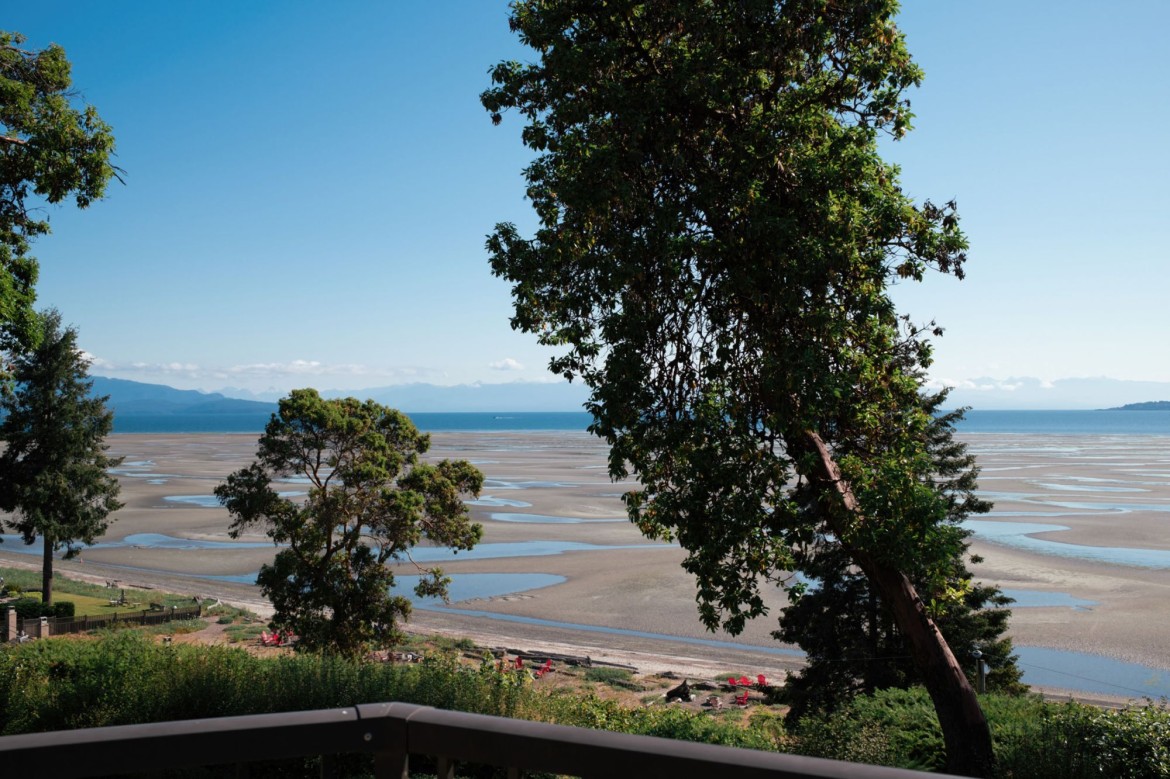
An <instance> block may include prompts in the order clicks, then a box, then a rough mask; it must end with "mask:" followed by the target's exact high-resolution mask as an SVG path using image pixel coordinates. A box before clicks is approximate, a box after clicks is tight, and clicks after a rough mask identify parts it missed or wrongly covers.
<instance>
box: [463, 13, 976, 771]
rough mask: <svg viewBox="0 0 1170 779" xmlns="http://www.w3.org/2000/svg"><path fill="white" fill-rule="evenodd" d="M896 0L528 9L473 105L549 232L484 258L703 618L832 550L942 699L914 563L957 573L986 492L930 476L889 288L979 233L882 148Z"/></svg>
mask: <svg viewBox="0 0 1170 779" xmlns="http://www.w3.org/2000/svg"><path fill="white" fill-rule="evenodd" d="M896 7H897V6H896V3H895V2H893V0H877V1H876V2H865V3H860V2H855V3H836V2H825V1H824V0H790V1H788V2H783V3H780V2H775V0H745V1H744V2H736V3H718V2H697V3H663V2H653V3H652V2H639V1H638V0H614V1H612V2H606V3H597V2H593V1H592V0H558V1H557V2H550V1H549V0H519V1H518V2H516V3H514V4H513V6H512V17H511V24H512V27H513V29H514V30H515V31H516V32H517V33H518V34H519V35H520V37H521V39H522V40H524V41H525V42H526V43H528V44H529V45H530V46H532V47H533V49H534V50H535V52H536V54H537V59H536V61H535V62H533V63H532V64H528V65H518V64H515V63H504V64H501V65H500V66H498V67H497V68H495V69H494V70H493V71H492V78H493V82H494V85H493V87H492V88H491V89H489V90H487V91H486V92H484V94H483V96H482V98H481V99H482V102H483V105H484V107H485V108H486V109H487V110H488V111H489V113H490V114H491V116H492V120H493V121H495V122H499V121H500V120H501V117H502V116H503V115H504V114H505V113H507V112H508V111H509V110H510V109H511V110H515V111H516V112H517V113H519V114H520V115H521V116H522V117H523V118H524V120H525V123H526V129H525V131H524V134H523V138H524V142H525V143H526V144H527V145H528V146H529V147H530V148H531V149H532V150H533V151H534V152H536V154H537V157H536V159H535V160H534V161H533V162H532V163H531V164H530V165H529V166H528V167H527V168H526V169H525V171H524V175H525V177H526V180H527V182H528V197H529V199H530V200H531V201H532V204H533V209H534V211H535V213H536V216H537V219H538V222H539V224H538V227H537V229H536V230H535V232H534V233H533V234H532V235H531V236H528V237H525V236H521V235H520V234H519V233H518V231H517V230H516V228H515V227H514V226H512V225H510V224H503V225H499V226H498V227H497V229H496V231H495V232H494V233H493V234H492V235H491V236H489V237H488V240H487V249H488V253H489V255H490V259H491V264H492V270H493V272H494V273H495V274H496V275H498V276H501V277H503V278H505V279H507V280H508V281H510V282H511V283H512V285H513V286H512V296H513V303H514V307H515V316H514V318H513V320H512V322H513V326H514V327H517V328H519V329H522V330H525V331H527V332H531V333H534V334H536V335H537V336H538V337H539V338H540V340H541V342H542V343H546V344H550V345H557V346H559V347H560V348H561V351H560V352H559V353H558V355H557V356H556V357H554V358H553V359H552V360H550V366H549V367H550V369H551V370H552V371H553V372H555V373H558V374H561V375H563V376H565V377H566V378H569V379H575V378H580V379H581V380H583V381H584V382H585V383H586V384H587V385H588V386H589V387H590V389H591V397H590V401H589V403H588V404H587V407H588V409H589V411H590V412H591V413H592V414H593V417H594V422H593V424H592V426H591V428H590V429H591V431H592V432H594V433H596V434H597V435H599V436H602V437H604V438H605V439H606V440H607V441H608V443H609V444H610V447H611V452H610V468H609V470H610V474H611V476H614V477H621V476H624V475H625V474H627V473H628V472H633V473H634V474H635V475H636V476H637V478H638V481H639V483H640V490H638V491H637V492H634V493H631V494H630V495H628V496H627V498H626V505H627V509H628V511H629V515H630V519H631V520H632V521H633V522H635V523H637V524H638V526H639V527H640V528H642V530H643V532H645V533H647V534H649V535H652V536H655V537H661V538H667V537H671V538H677V539H678V541H679V543H680V544H681V545H682V547H683V548H684V549H686V550H687V554H688V556H687V559H686V561H685V563H684V565H685V567H686V568H687V570H688V571H690V572H692V573H693V574H694V575H695V578H696V586H697V600H698V606H699V615H700V618H701V619H702V621H703V623H704V624H705V625H706V626H707V627H708V628H710V629H712V630H714V629H716V628H719V627H722V628H723V629H725V630H729V631H732V632H737V631H739V630H741V629H742V628H743V626H744V624H745V621H746V620H747V619H751V618H753V617H757V616H760V615H762V614H764V613H765V611H766V609H765V598H764V594H765V592H766V590H767V589H770V588H771V587H772V586H773V584H774V582H777V581H782V580H783V579H784V578H785V573H786V571H787V570H791V569H792V568H794V567H797V566H802V565H812V562H811V561H812V560H813V559H815V557H816V556H817V555H818V554H822V553H825V554H830V555H831V554H836V555H838V557H840V558H842V559H845V560H850V561H852V563H853V564H856V565H859V566H861V567H863V568H865V569H866V574H867V575H868V576H871V577H872V578H873V579H874V580H875V581H876V580H879V579H880V581H881V582H882V583H883V586H884V588H885V589H886V592H883V597H890V598H896V599H899V602H898V607H899V608H898V613H899V614H900V615H901V616H900V617H899V619H901V620H903V623H904V624H899V628H901V629H904V630H907V631H908V632H909V631H911V630H913V631H915V635H916V640H917V641H918V644H919V645H920V647H921V652H920V653H919V655H918V656H919V657H920V658H928V661H926V660H924V661H923V662H922V665H923V666H930V667H931V668H937V669H939V672H938V674H937V675H936V677H935V680H934V681H935V682H936V684H935V686H934V690H935V691H936V692H938V699H939V700H950V701H951V702H952V703H954V702H955V701H957V700H959V698H958V697H956V696H961V695H966V694H968V693H970V691H969V690H967V691H962V690H960V689H959V688H960V687H961V685H960V684H958V683H957V682H958V679H957V678H956V677H957V674H955V673H951V670H953V669H952V666H953V657H950V654H949V651H948V650H947V649H946V647H945V645H943V644H941V643H940V642H939V641H938V638H937V632H935V631H933V627H932V626H928V625H927V624H926V623H925V622H922V621H921V620H919V621H917V622H915V621H914V620H916V619H917V617H916V615H917V614H918V613H919V611H918V610H917V609H916V600H915V599H916V597H917V596H916V595H915V594H914V588H913V587H912V586H910V585H909V583H908V582H907V576H912V577H914V580H915V581H916V582H921V583H922V584H923V585H924V586H927V585H929V586H930V587H931V588H932V591H931V592H930V593H929V595H932V596H934V597H936V599H937V598H939V597H941V595H942V593H943V592H944V591H945V589H946V587H948V586H950V587H953V586H954V584H953V582H954V578H955V577H954V574H955V572H956V571H957V569H958V567H959V562H960V558H961V556H962V554H963V544H962V536H961V534H956V533H954V532H952V531H953V528H948V527H947V525H948V523H949V522H951V521H952V520H953V515H954V513H955V512H956V511H959V510H961V509H962V508H963V507H966V508H973V507H974V506H975V505H976V504H974V503H972V502H971V500H970V495H969V489H968V488H969V486H970V484H973V482H970V483H968V484H967V486H963V487H959V486H957V485H955V484H953V483H951V482H947V481H946V480H941V481H940V480H939V479H936V478H935V475H934V472H933V470H932V469H933V468H934V467H935V466H936V464H937V463H940V462H941V461H942V459H944V458H937V457H935V456H934V453H933V452H932V451H931V449H930V446H931V444H930V435H931V433H929V432H928V431H929V429H930V423H929V417H930V413H931V412H932V411H934V410H935V409H934V408H933V407H930V408H929V409H928V406H930V401H929V399H924V398H922V397H920V395H919V393H920V392H921V391H922V390H923V372H924V370H925V369H926V367H927V366H928V365H929V360H930V348H929V344H928V343H927V341H926V328H919V327H915V326H913V325H912V324H911V323H909V322H907V321H906V320H903V319H901V318H899V316H898V314H897V311H896V310H895V307H894V304H893V302H892V300H891V298H890V295H889V289H888V288H889V285H890V284H891V283H893V282H894V281H896V280H898V279H902V278H912V279H920V278H922V277H923V276H924V274H925V273H926V271H927V270H928V269H937V270H939V271H942V272H949V273H954V274H955V275H957V276H961V275H962V267H963V263H964V262H965V259H966V257H965V254H964V252H965V250H966V240H965V238H964V236H963V234H962V232H961V230H960V229H959V226H958V217H957V215H956V213H955V207H954V203H953V202H952V203H948V204H947V205H946V206H945V207H941V208H940V207H937V206H935V205H933V204H932V203H930V202H929V201H928V202H926V203H924V204H922V205H921V206H920V205H918V204H916V203H914V202H913V201H912V200H911V199H910V198H908V197H907V196H906V195H905V193H904V192H903V191H902V189H901V187H900V185H899V183H898V180H897V169H896V168H895V167H894V166H891V165H888V164H886V163H885V162H884V161H883V160H882V159H881V157H880V155H879V154H878V149H877V140H878V136H879V134H881V133H887V134H889V135H892V136H894V137H900V136H901V135H903V134H904V133H905V132H906V131H907V129H908V128H909V126H910V119H911V114H910V110H909V101H908V100H907V99H906V98H905V95H904V91H905V90H906V89H907V88H909V87H910V86H913V85H915V84H917V83H918V81H919V80H920V79H921V77H922V73H921V71H920V70H919V69H918V68H917V67H916V66H915V65H914V64H913V63H912V62H911V60H910V57H909V54H908V53H907V50H906V47H905V43H904V41H903V39H902V36H901V34H900V33H899V32H898V30H897V27H896V25H895V24H894V21H893V15H894V13H895V11H896ZM813 442H816V443H815V444H814V443H813ZM821 447H823V451H822V450H821ZM842 564H844V563H842ZM878 569H881V570H880V571H879V570H878ZM903 585H905V586H903ZM864 589H865V588H864V583H862V584H861V586H859V587H858V588H856V590H855V591H854V593H853V594H856V595H857V597H862V596H868V595H869V593H866V592H865V591H864ZM810 597H811V596H810V595H806V596H805V598H803V599H802V603H803V602H805V601H808V600H809V598H810ZM813 603H815V600H814V601H813ZM952 682H955V685H954V686H951V685H952ZM943 687H946V689H945V690H943ZM970 696H971V697H973V693H970ZM941 708H942V707H941V706H940V709H941ZM977 708H978V707H977V705H975V706H963V705H958V706H955V707H953V709H952V711H960V712H962V716H966V714H967V713H970V712H972V711H973V710H977ZM960 719H961V718H960ZM960 719H954V720H952V721H951V722H950V723H949V725H947V727H946V730H947V731H948V733H949V734H952V735H956V737H957V738H958V739H959V740H960V741H961V740H962V738H964V735H963V734H964V732H965V731H966V730H971V731H972V732H975V733H977V736H976V737H973V738H972V739H971V740H970V741H971V743H976V742H979V741H980V739H982V743H981V744H980V746H979V747H978V749H979V750H982V754H980V755H979V759H978V760H976V761H975V763H979V762H982V763H987V761H989V760H990V741H989V738H987V739H983V738H982V736H983V735H986V725H985V724H983V725H982V726H980V725H979V723H978V722H974V721H970V722H967V721H960ZM976 719H977V718H976ZM968 725H970V726H971V728H968ZM978 734H981V735H978ZM955 743H956V744H958V743H959V741H956V742H955ZM975 763H972V764H970V765H968V766H967V768H971V766H973V765H975ZM956 765H958V764H956ZM986 767H987V766H986V765H983V766H982V767H980V768H979V769H978V770H983V769H984V768H986Z"/></svg>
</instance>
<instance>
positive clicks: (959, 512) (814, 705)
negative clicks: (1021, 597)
mask: <svg viewBox="0 0 1170 779" xmlns="http://www.w3.org/2000/svg"><path fill="white" fill-rule="evenodd" d="M946 396H947V393H946V392H939V393H934V394H930V395H924V396H923V402H924V403H925V404H926V405H927V411H928V412H930V413H931V415H932V417H933V421H932V423H931V426H930V428H929V429H928V439H927V444H928V447H929V449H930V452H931V455H932V460H931V471H930V472H929V473H927V474H924V475H923V477H922V478H924V479H927V480H930V481H932V482H933V483H934V484H935V486H936V489H938V490H940V491H941V492H943V493H944V494H945V495H947V497H948V509H947V514H946V518H945V520H944V521H943V523H942V524H941V525H940V527H939V528H938V532H939V533H949V534H959V535H960V536H961V537H966V536H968V535H969V531H967V530H964V529H962V527H961V526H960V523H961V522H962V521H963V520H964V519H966V518H967V517H968V516H970V515H971V514H978V513H984V512H986V511H988V510H990V508H991V504H990V503H988V502H987V501H984V500H981V499H980V498H978V497H977V496H976V495H975V489H976V477H977V475H978V468H977V467H976V466H975V458H974V456H973V455H971V454H970V453H969V452H968V451H967V447H966V445H965V444H964V443H962V442H961V441H956V440H955V438H954V425H955V423H956V422H957V421H958V420H960V419H961V418H962V416H963V412H962V411H961V410H960V411H951V412H944V411H942V405H943V403H944V402H945V400H946ZM811 508H815V497H814V502H813V504H811V505H810V509H811ZM793 553H794V555H795V559H796V567H797V568H799V569H800V570H801V572H802V573H804V574H805V576H807V577H809V580H811V583H812V586H811V587H809V588H808V589H807V591H806V592H803V593H800V592H799V591H797V592H796V593H794V594H798V596H799V597H798V598H797V599H796V600H795V602H794V603H793V605H791V606H790V607H788V608H786V609H785V610H784V611H783V613H782V614H781V617H780V629H779V630H777V631H776V632H775V633H774V635H775V636H776V638H778V639H780V640H782V641H785V642H788V643H796V644H799V645H800V646H801V648H802V649H804V650H805V653H806V655H807V658H808V662H807V664H806V665H805V666H804V668H802V669H801V671H800V672H798V673H796V674H793V675H790V676H789V677H788V679H787V680H786V682H785V692H786V697H787V702H788V703H789V705H790V708H789V713H788V717H789V719H790V720H797V719H799V718H800V717H802V716H804V715H805V714H807V713H809V712H810V711H822V712H823V711H832V710H834V709H836V708H838V707H840V706H843V705H845V703H846V702H848V700H849V699H850V698H851V697H852V696H853V695H855V694H857V693H872V692H873V691H874V690H878V689H884V688H889V687H908V686H910V685H912V684H917V683H918V680H919V676H918V673H917V670H916V669H915V667H914V663H913V662H912V659H911V655H910V651H909V648H908V646H907V642H906V638H905V636H904V635H903V634H902V632H901V631H900V630H899V629H898V627H897V625H896V624H895V623H894V621H893V620H892V619H891V616H890V614H889V611H888V610H887V609H885V608H883V603H882V596H881V594H880V593H879V592H877V591H875V590H874V588H873V587H872V586H871V585H870V582H869V580H868V579H867V578H866V577H865V575H864V574H862V573H861V572H860V571H859V570H858V569H857V568H856V566H854V565H853V562H852V560H851V559H850V557H849V554H848V552H847V551H846V550H845V549H844V548H843V547H842V546H841V544H838V543H835V542H834V541H833V539H832V538H830V537H820V538H818V539H817V542H816V543H814V544H807V545H801V546H798V547H796V548H794V550H793ZM924 562H927V563H933V566H932V567H929V568H928V567H926V566H923V567H921V568H919V569H918V570H911V571H907V574H908V575H909V577H910V579H911V581H912V582H913V584H914V586H915V588H916V589H917V590H918V592H919V594H920V595H921V596H922V598H923V600H924V601H925V602H926V603H927V608H928V611H929V613H930V614H931V616H932V618H933V619H934V620H935V622H936V624H937V625H938V627H939V629H940V630H941V631H942V634H943V636H944V637H945V638H946V640H947V643H948V644H949V645H950V646H951V647H954V649H955V652H956V654H957V655H958V656H960V657H962V658H964V659H965V660H966V661H967V662H965V663H964V669H965V670H966V671H967V674H968V677H973V676H974V675H975V673H976V667H977V666H976V665H975V659H974V657H973V656H972V655H971V652H972V650H975V649H978V650H979V651H980V652H981V653H982V656H983V658H984V660H985V662H987V664H988V665H989V667H990V668H991V673H990V675H989V677H988V684H989V685H990V686H991V687H992V688H993V689H995V690H997V691H999V692H1022V691H1023V690H1025V689H1026V687H1025V686H1024V685H1022V684H1021V683H1020V675H1021V674H1020V669H1019V667H1018V666H1017V665H1016V658H1015V656H1014V655H1012V643H1011V639H1010V638H1008V637H1007V636H1006V635H1004V634H1005V632H1006V630H1007V622H1008V618H1009V616H1010V615H1011V612H1010V611H1009V610H1008V609H1007V608H1006V606H1007V605H1008V604H1009V603H1010V602H1011V599H1010V598H1008V597H1007V596H1005V595H1004V594H1003V593H1001V592H1000V591H999V589H998V588H996V587H992V586H989V585H986V584H980V583H976V582H973V581H972V576H971V573H970V571H969V570H968V568H967V565H966V562H967V561H966V559H965V555H959V556H957V557H956V558H955V559H953V560H951V561H949V563H946V561H938V560H924ZM940 562H943V563H946V564H942V565H940V564H939V563H940ZM801 589H804V588H803V587H802V588H801Z"/></svg>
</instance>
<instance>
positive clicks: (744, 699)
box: [735, 690, 748, 706]
mask: <svg viewBox="0 0 1170 779" xmlns="http://www.w3.org/2000/svg"><path fill="white" fill-rule="evenodd" d="M747 703H748V691H747V690H744V691H743V695H737V696H735V704H736V705H737V706H747Z"/></svg>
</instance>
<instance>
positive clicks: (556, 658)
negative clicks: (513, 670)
mask: <svg viewBox="0 0 1170 779" xmlns="http://www.w3.org/2000/svg"><path fill="white" fill-rule="evenodd" d="M492 652H493V654H496V655H497V656H499V654H509V655H515V656H516V657H519V658H522V659H523V660H524V661H525V662H530V663H543V662H544V661H545V660H552V661H553V662H556V663H564V664H566V665H576V666H581V667H582V668H592V667H594V666H605V667H606V668H623V669H625V670H627V671H630V672H632V673H637V671H638V668H637V666H633V665H625V664H623V663H609V662H606V661H604V660H594V659H593V658H591V657H588V656H586V655H562V654H557V653H556V652H533V651H530V650H527V649H513V648H511V647H504V648H503V649H502V650H501V649H499V648H496V649H493V650H492Z"/></svg>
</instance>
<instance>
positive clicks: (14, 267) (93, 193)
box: [0, 31, 117, 349]
mask: <svg viewBox="0 0 1170 779" xmlns="http://www.w3.org/2000/svg"><path fill="white" fill-rule="evenodd" d="M24 43H25V38H24V36H22V35H20V34H19V33H14V32H2V31H0V347H2V348H10V349H11V348H16V347H15V346H14V344H13V343H12V341H13V340H16V341H18V342H27V345H28V346H30V347H31V346H35V338H36V336H37V333H38V328H37V324H36V314H35V312H34V311H33V308H32V305H33V301H34V300H35V297H36V294H35V285H36V280H37V263H36V260H35V259H33V258H32V257H31V256H29V254H28V252H29V249H30V243H31V241H32V240H33V239H34V238H36V237H37V236H40V235H44V234H45V233H47V232H49V223H48V220H47V219H45V218H43V216H42V215H39V214H38V213H37V211H38V209H39V208H40V206H41V205H42V204H43V203H60V202H63V201H64V200H66V199H67V198H72V199H73V202H74V203H75V204H76V205H77V207H78V208H85V207H87V206H88V205H90V203H92V202H93V201H94V200H97V199H99V198H101V197H102V195H103V194H104V193H105V190H106V185H107V184H108V183H109V180H110V178H112V177H114V176H115V175H116V173H117V171H116V169H115V168H114V166H113V165H112V164H111V163H110V157H111V156H112V155H113V153H114V136H113V133H112V132H111V130H110V127H109V125H107V124H106V123H105V122H104V121H102V119H101V117H100V116H98V113H97V110H96V109H95V108H94V107H93V106H89V105H78V104H77V99H76V94H75V92H74V91H73V79H72V75H71V67H70V63H69V60H68V59H67V58H66V57H65V51H64V50H63V49H62V48H61V47H60V46H58V45H56V44H51V45H49V46H48V47H46V48H44V49H41V50H39V51H37V50H33V49H27V48H25V47H24ZM30 339H33V340H30Z"/></svg>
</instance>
